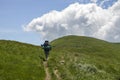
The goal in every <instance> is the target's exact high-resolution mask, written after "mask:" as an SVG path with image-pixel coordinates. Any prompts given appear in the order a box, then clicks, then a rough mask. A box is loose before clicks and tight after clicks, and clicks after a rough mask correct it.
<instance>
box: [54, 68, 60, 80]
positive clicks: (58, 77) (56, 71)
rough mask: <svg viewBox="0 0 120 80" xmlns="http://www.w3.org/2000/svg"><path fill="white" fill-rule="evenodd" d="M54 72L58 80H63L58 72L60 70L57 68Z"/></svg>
mask: <svg viewBox="0 0 120 80" xmlns="http://www.w3.org/2000/svg"><path fill="white" fill-rule="evenodd" d="M54 74H55V76H56V77H57V80H61V78H60V76H59V74H58V70H57V69H55V70H54Z"/></svg>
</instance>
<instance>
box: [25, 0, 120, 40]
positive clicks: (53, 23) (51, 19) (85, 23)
mask: <svg viewBox="0 0 120 80" xmlns="http://www.w3.org/2000/svg"><path fill="white" fill-rule="evenodd" d="M94 1H96V0H94ZM119 15H120V0H119V1H118V2H116V3H115V4H114V5H113V6H112V7H110V8H108V9H103V8H101V7H99V6H97V5H96V4H95V3H89V4H79V3H74V4H71V5H70V6H68V7H67V8H65V9H64V10H62V11H55V10H54V11H51V12H49V13H46V14H44V15H43V16H41V17H38V18H35V19H33V20H32V21H31V22H30V23H29V24H28V25H26V26H25V27H24V29H25V30H26V31H37V32H39V33H40V34H41V35H42V36H43V38H44V39H49V40H53V39H56V38H58V37H61V36H65V35H80V36H91V37H96V38H100V39H104V40H108V41H114V42H115V41H120V16H119Z"/></svg>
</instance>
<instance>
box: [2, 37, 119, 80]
mask: <svg viewBox="0 0 120 80" xmlns="http://www.w3.org/2000/svg"><path fill="white" fill-rule="evenodd" d="M51 45H52V46H53V48H52V51H51V52H50V56H49V60H48V61H47V62H44V61H43V58H44V54H43V50H42V49H41V48H40V47H38V46H34V45H30V44H25V43H20V42H16V41H6V40H0V80H120V67H119V66H120V62H119V61H120V50H119V49H120V44H119V43H109V42H106V41H103V40H99V39H95V38H90V37H83V36H65V37H62V38H59V39H56V40H54V41H52V42H51ZM46 71H47V73H46ZM47 75H49V77H51V79H46V76H47ZM49 77H48V78H49Z"/></svg>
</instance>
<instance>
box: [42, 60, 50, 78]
mask: <svg viewBox="0 0 120 80" xmlns="http://www.w3.org/2000/svg"><path fill="white" fill-rule="evenodd" d="M43 64H44V69H45V72H46V77H45V80H51V76H50V74H49V70H48V65H47V61H44V62H43Z"/></svg>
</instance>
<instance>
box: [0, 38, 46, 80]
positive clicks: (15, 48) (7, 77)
mask: <svg viewBox="0 0 120 80" xmlns="http://www.w3.org/2000/svg"><path fill="white" fill-rule="evenodd" d="M40 54H41V56H44V55H43V53H42V51H41V49H40V47H37V46H33V45H29V44H23V43H19V42H15V41H5V40H0V80H44V78H45V71H44V67H43V63H42V60H41V59H40V58H39V55H40Z"/></svg>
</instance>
